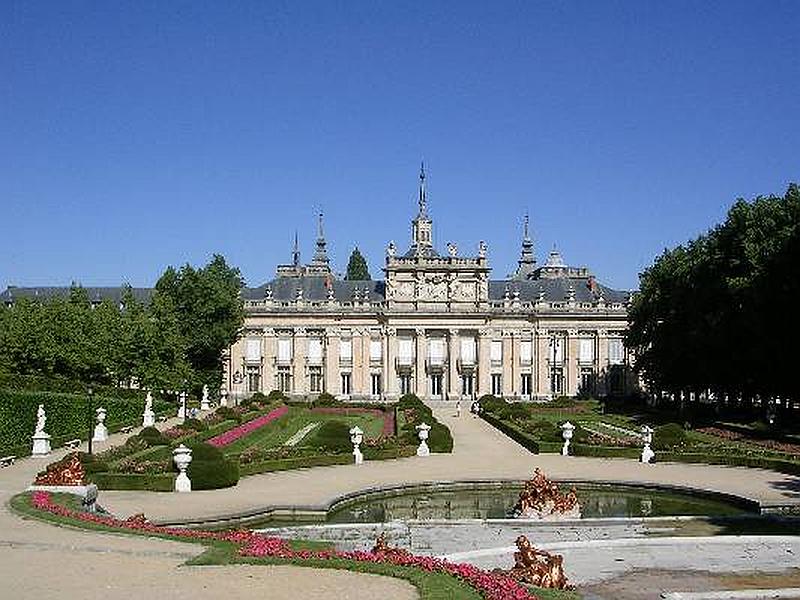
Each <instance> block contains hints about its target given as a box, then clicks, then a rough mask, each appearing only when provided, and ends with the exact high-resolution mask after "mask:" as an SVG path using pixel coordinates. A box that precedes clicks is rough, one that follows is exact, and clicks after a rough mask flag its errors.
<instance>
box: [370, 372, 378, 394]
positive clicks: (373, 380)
mask: <svg viewBox="0 0 800 600" xmlns="http://www.w3.org/2000/svg"><path fill="white" fill-rule="evenodd" d="M369 381H370V391H371V393H372V395H373V396H380V395H381V374H380V373H372V374H371V375H370V376H369Z"/></svg>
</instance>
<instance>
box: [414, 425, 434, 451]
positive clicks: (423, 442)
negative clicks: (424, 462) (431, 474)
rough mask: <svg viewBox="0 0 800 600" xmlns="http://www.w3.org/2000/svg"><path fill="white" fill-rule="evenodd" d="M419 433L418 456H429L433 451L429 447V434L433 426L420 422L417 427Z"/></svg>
mask: <svg viewBox="0 0 800 600" xmlns="http://www.w3.org/2000/svg"><path fill="white" fill-rule="evenodd" d="M416 429H417V435H418V436H419V448H417V456H428V455H430V453H431V450H430V448H428V434H429V433H430V430H431V426H430V425H428V424H427V423H420V424H419V425H417V427H416Z"/></svg>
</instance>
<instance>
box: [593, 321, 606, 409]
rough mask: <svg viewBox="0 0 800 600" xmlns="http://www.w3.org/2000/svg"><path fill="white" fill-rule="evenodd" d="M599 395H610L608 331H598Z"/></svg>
mask: <svg viewBox="0 0 800 600" xmlns="http://www.w3.org/2000/svg"><path fill="white" fill-rule="evenodd" d="M595 360H596V363H597V395H598V396H605V395H606V394H607V393H608V366H609V365H608V330H606V329H598V330H597V358H596V359H595Z"/></svg>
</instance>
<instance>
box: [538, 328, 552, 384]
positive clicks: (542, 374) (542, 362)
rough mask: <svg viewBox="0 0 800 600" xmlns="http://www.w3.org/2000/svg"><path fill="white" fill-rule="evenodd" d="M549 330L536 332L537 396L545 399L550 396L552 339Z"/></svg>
mask: <svg viewBox="0 0 800 600" xmlns="http://www.w3.org/2000/svg"><path fill="white" fill-rule="evenodd" d="M549 333H550V332H548V331H547V329H537V330H536V348H535V350H534V352H535V354H536V363H535V365H536V366H535V368H536V387H535V388H534V389H535V390H536V395H537V396H539V397H545V396H549V395H550V356H549V350H550V337H549Z"/></svg>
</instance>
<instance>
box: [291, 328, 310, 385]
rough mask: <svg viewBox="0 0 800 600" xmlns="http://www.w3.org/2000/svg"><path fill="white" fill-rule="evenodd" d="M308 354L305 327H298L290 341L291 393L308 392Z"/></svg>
mask: <svg viewBox="0 0 800 600" xmlns="http://www.w3.org/2000/svg"><path fill="white" fill-rule="evenodd" d="M307 356H308V338H307V337H306V330H305V327H298V328H296V329H295V330H294V340H293V343H292V393H294V394H306V393H308V382H307V381H306V357H307Z"/></svg>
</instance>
